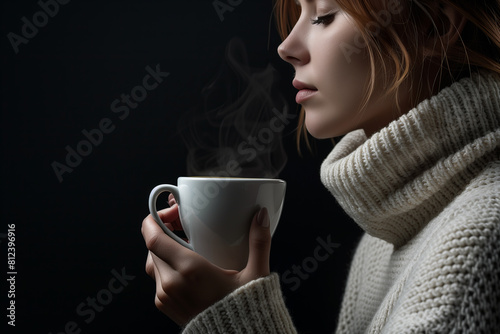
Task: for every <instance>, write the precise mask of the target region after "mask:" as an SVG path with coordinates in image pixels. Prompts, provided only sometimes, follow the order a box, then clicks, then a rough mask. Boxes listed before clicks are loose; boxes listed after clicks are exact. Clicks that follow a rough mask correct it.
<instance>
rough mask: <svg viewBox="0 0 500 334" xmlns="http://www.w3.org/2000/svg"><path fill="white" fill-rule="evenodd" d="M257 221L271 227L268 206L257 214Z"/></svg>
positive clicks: (263, 225)
mask: <svg viewBox="0 0 500 334" xmlns="http://www.w3.org/2000/svg"><path fill="white" fill-rule="evenodd" d="M257 222H258V223H259V225H260V226H262V227H266V228H267V227H269V215H268V214H267V209H266V208H262V209H260V211H259V215H258V216H257Z"/></svg>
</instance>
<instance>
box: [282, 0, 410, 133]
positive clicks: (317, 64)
mask: <svg viewBox="0 0 500 334" xmlns="http://www.w3.org/2000/svg"><path fill="white" fill-rule="evenodd" d="M298 3H299V4H298V5H299V6H300V8H301V14H300V18H299V20H298V21H297V23H296V24H295V26H294V28H293V30H292V31H291V32H290V34H289V35H288V37H287V38H286V39H285V40H284V41H283V43H282V44H281V45H280V46H279V47H278V53H279V55H280V56H281V58H283V60H285V61H287V62H289V63H290V64H292V65H293V67H294V69H295V80H294V86H295V88H297V89H299V93H298V94H297V99H296V101H297V103H299V104H302V106H303V107H304V109H305V115H306V116H305V125H306V128H307V130H308V132H309V133H310V134H311V135H312V136H313V137H316V138H331V137H336V136H340V135H343V134H346V133H348V132H350V131H352V130H355V129H360V128H363V129H364V130H365V131H366V132H367V135H370V134H372V133H373V132H376V131H378V130H379V129H380V128H382V127H384V126H385V125H387V124H388V123H389V122H391V121H392V120H394V119H395V118H397V117H398V116H399V113H398V112H397V108H396V103H394V101H391V100H388V99H385V100H383V99H382V98H381V96H382V93H383V89H382V88H381V85H376V87H375V91H374V92H373V94H372V96H371V98H370V100H369V101H368V105H367V108H366V109H364V110H363V111H362V112H360V107H361V103H362V102H363V98H364V96H365V94H366V84H367V82H368V80H369V79H370V76H371V66H370V59H369V56H368V52H367V50H366V46H365V45H364V42H363V38H362V36H361V34H360V32H359V30H358V28H357V26H356V25H355V23H354V21H353V20H352V18H351V17H350V16H349V15H348V14H347V13H345V12H344V11H342V10H341V8H340V7H339V6H338V4H337V3H336V1H332V0H312V1H311V0H309V1H305V0H300V2H298ZM292 5H295V4H293V3H292ZM389 19H390V18H389ZM376 23H377V22H374V23H372V24H376ZM380 28H381V29H383V27H380ZM372 29H373V28H372ZM376 70H382V69H376ZM381 74H382V75H384V73H381V71H380V72H379V73H377V75H381ZM385 75H386V74H385ZM376 82H382V80H378V79H377V78H376ZM406 91H407V90H406ZM403 101H404V96H403ZM403 106H404V104H403ZM404 111H406V110H404Z"/></svg>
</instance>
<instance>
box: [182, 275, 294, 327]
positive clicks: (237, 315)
mask: <svg viewBox="0 0 500 334" xmlns="http://www.w3.org/2000/svg"><path fill="white" fill-rule="evenodd" d="M183 333H186V334H188V333H189V334H190V333H207V334H215V333H245V334H252V333H254V334H261V333H266V334H267V333H269V334H278V333H296V331H295V328H294V327H293V323H292V321H291V319H290V315H289V314H288V310H287V309H286V306H285V303H284V301H283V296H282V294H281V289H280V283H279V277H278V275H277V274H272V275H270V276H268V277H264V278H260V279H257V280H255V281H252V282H250V283H248V284H246V285H245V286H243V287H241V288H239V289H237V290H235V291H233V292H232V293H231V294H229V295H228V296H227V297H225V298H224V299H222V300H221V301H219V302H217V303H216V304H215V305H213V306H212V307H210V308H209V309H207V310H205V311H204V312H202V313H201V314H199V315H198V316H197V317H196V318H194V319H193V320H192V321H191V322H189V324H188V325H187V327H186V328H185V329H184V332H183Z"/></svg>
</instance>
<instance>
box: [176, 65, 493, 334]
mask: <svg viewBox="0 0 500 334" xmlns="http://www.w3.org/2000/svg"><path fill="white" fill-rule="evenodd" d="M321 179H322V181H323V183H324V185H325V186H326V187H327V188H328V189H329V190H330V192H331V193H332V194H333V196H334V197H335V198H336V200H337V201H338V203H339V204H340V205H341V206H342V207H343V208H344V210H345V211H346V212H347V213H348V214H349V215H350V216H351V217H352V218H353V219H354V220H355V222H356V223H357V224H359V225H360V226H361V227H362V228H363V229H364V230H365V231H366V233H365V235H364V236H363V238H362V240H361V242H360V244H359V246H358V248H357V251H356V254H355V257H354V259H353V262H352V265H351V270H350V273H349V279H348V283H347V287H346V291H345V295H344V300H343V303H342V310H341V313H340V318H339V323H338V328H337V332H338V333H350V334H352V333H398V334H400V333H499V332H500V78H499V77H498V76H495V75H492V74H483V75H481V76H480V75H474V76H472V78H467V79H463V80H461V81H460V82H458V83H455V84H453V85H452V86H451V87H448V88H445V89H443V90H442V91H441V92H440V93H439V94H438V95H436V96H434V97H432V98H431V99H429V100H425V101H423V102H421V103H420V104H419V105H418V106H417V107H416V108H414V109H413V110H411V111H409V112H408V113H407V114H405V115H403V116H401V117H400V118H399V119H398V120H396V121H394V122H392V123H391V124H389V125H388V126H387V127H386V128H384V129H382V130H381V131H379V132H378V133H376V134H374V135H373V136H372V137H371V138H369V139H367V138H366V137H365V135H364V133H363V132H362V131H354V132H352V133H349V134H348V135H346V136H345V137H344V138H343V139H342V140H341V141H340V142H339V143H338V144H337V145H336V146H335V148H334V149H333V151H332V152H331V153H330V155H329V156H328V157H327V159H326V160H325V161H324V163H323V165H322V168H321ZM317 321H329V320H328V319H317ZM184 332H185V333H210V334H214V333H295V332H296V330H295V328H294V326H293V323H292V320H291V318H290V316H289V313H288V311H287V309H286V307H285V305H284V302H283V298H282V295H281V290H280V286H279V278H278V275H276V274H273V275H270V276H269V277H266V278H262V279H259V280H256V281H253V282H251V283H249V284H247V285H245V286H243V287H241V288H239V289H238V290H236V291H234V292H233V293H231V294H230V295H228V296H227V297H225V298H224V299H223V300H221V301H219V302H217V303H216V304H214V305H213V306H211V307H209V308H208V309H207V310H205V311H204V312H202V313H201V314H199V315H198V316H197V317H196V318H194V319H193V320H192V321H191V322H190V323H189V324H188V325H187V326H186V328H185V329H184Z"/></svg>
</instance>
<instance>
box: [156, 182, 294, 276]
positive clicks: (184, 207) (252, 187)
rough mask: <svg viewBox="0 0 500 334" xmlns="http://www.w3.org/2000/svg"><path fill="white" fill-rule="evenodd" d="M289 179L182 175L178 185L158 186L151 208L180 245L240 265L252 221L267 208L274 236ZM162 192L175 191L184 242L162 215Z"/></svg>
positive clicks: (231, 265)
mask: <svg viewBox="0 0 500 334" xmlns="http://www.w3.org/2000/svg"><path fill="white" fill-rule="evenodd" d="M285 190H286V182H285V181H283V180H279V179H263V178H225V177H179V178H178V179H177V186H175V185H171V184H162V185H159V186H156V187H155V188H154V189H153V190H152V191H151V194H150V196H149V211H150V212H151V215H152V216H153V218H154V219H155V221H156V222H157V223H158V225H160V227H161V228H162V229H163V231H165V233H166V234H168V235H169V236H170V237H172V238H173V239H174V240H175V241H177V242H178V243H180V244H181V245H183V246H185V247H187V248H189V249H191V250H194V251H195V252H197V253H198V254H200V255H202V256H204V257H205V258H206V259H208V260H209V261H211V262H212V263H214V264H216V265H218V266H220V267H222V268H225V269H235V270H241V269H243V268H244V267H245V266H246V263H247V259H248V236H249V230H250V224H251V222H252V218H253V216H254V215H255V213H256V212H257V211H258V210H259V209H260V208H263V207H265V208H267V210H268V213H269V221H270V228H271V235H273V234H274V231H275V230H276V226H277V225H278V221H279V218H280V215H281V211H282V209H283V203H284V199H285ZM163 192H170V193H172V194H173V196H174V198H175V200H176V202H177V204H178V205H179V216H180V221H181V224H182V228H183V229H184V232H185V234H186V236H187V238H188V240H189V243H187V242H185V241H184V240H182V239H181V238H179V237H178V236H177V235H175V234H174V233H173V232H172V231H170V230H169V229H168V228H167V227H166V226H165V224H163V222H162V220H161V219H160V217H159V216H158V213H157V209H156V202H157V199H158V196H159V195H160V194H161V193H163Z"/></svg>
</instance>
